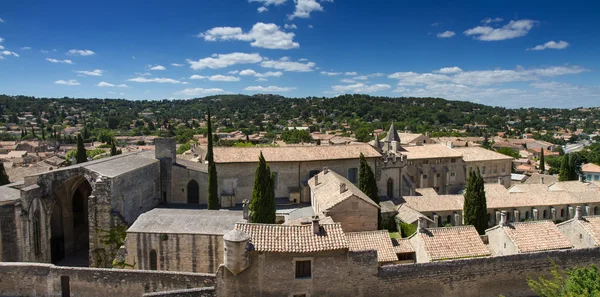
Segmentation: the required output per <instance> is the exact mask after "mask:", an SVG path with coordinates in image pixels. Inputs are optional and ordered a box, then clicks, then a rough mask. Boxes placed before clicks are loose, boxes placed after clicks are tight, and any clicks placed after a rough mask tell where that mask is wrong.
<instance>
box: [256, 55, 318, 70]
mask: <svg viewBox="0 0 600 297" xmlns="http://www.w3.org/2000/svg"><path fill="white" fill-rule="evenodd" d="M316 65H317V64H315V63H314V62H307V63H300V62H293V61H290V60H289V58H287V57H283V58H281V59H279V60H266V61H262V62H261V63H260V66H262V67H265V68H275V69H279V70H283V71H291V72H310V71H313V70H314V67H315V66H316Z"/></svg>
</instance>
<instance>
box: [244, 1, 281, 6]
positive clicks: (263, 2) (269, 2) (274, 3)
mask: <svg viewBox="0 0 600 297" xmlns="http://www.w3.org/2000/svg"><path fill="white" fill-rule="evenodd" d="M286 1H287V0H248V2H260V3H262V5H264V6H269V5H281V4H283V3H285V2H286Z"/></svg>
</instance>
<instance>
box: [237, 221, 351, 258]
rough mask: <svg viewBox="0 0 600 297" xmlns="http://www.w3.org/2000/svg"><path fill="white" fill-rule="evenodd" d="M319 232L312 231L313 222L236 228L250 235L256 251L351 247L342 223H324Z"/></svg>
mask: <svg viewBox="0 0 600 297" xmlns="http://www.w3.org/2000/svg"><path fill="white" fill-rule="evenodd" d="M321 228H322V229H321V232H320V233H319V234H315V233H313V227H312V225H311V224H307V225H300V226H298V225H276V224H236V225H235V229H236V230H241V231H244V232H245V233H246V234H248V235H249V236H250V243H252V245H253V246H254V250H255V251H259V252H276V253H310V252H321V251H333V250H342V249H347V248H348V240H347V239H346V236H345V235H344V231H342V226H341V225H340V224H339V223H336V224H322V225H321Z"/></svg>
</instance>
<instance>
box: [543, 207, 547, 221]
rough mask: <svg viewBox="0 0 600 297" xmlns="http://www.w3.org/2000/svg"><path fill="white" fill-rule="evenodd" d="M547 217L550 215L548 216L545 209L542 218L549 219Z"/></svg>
mask: <svg viewBox="0 0 600 297" xmlns="http://www.w3.org/2000/svg"><path fill="white" fill-rule="evenodd" d="M547 216H548V214H547V212H546V210H545V209H544V212H542V218H544V219H547Z"/></svg>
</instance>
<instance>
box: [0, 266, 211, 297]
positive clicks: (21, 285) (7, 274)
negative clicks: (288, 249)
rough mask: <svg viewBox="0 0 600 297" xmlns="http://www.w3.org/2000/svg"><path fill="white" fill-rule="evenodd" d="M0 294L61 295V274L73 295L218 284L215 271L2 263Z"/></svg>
mask: <svg viewBox="0 0 600 297" xmlns="http://www.w3.org/2000/svg"><path fill="white" fill-rule="evenodd" d="M0 275H2V277H1V278H0V296H61V292H62V291H61V276H68V277H69V288H70V291H71V296H82V297H106V296H142V295H143V294H144V293H147V292H157V291H167V290H176V289H187V288H198V287H209V286H214V284H215V278H214V275H212V274H197V273H183V272H165V271H162V272H159V271H135V270H119V269H98V268H75V267H58V266H54V265H50V264H37V263H0Z"/></svg>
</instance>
